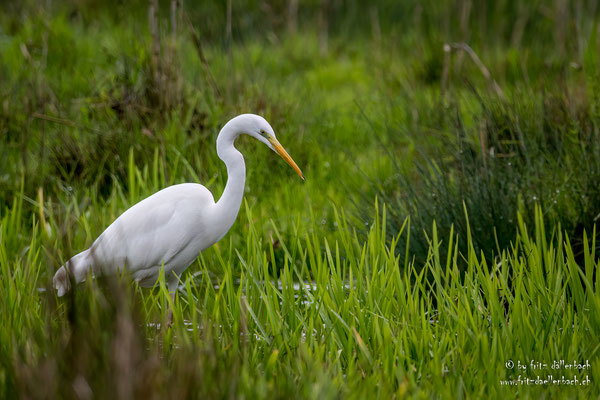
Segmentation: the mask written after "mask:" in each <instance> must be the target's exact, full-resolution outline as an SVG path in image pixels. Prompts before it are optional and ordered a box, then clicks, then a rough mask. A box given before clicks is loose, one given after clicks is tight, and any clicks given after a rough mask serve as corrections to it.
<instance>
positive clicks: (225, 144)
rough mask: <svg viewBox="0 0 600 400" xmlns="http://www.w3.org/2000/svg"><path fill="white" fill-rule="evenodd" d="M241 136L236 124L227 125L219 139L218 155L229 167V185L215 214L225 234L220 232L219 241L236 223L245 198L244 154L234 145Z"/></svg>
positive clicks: (218, 224) (217, 223) (217, 205)
mask: <svg viewBox="0 0 600 400" xmlns="http://www.w3.org/2000/svg"><path fill="white" fill-rule="evenodd" d="M240 134H241V132H240V131H239V130H238V129H236V126H235V124H226V125H225V126H224V127H223V129H221V132H219V136H218V137H217V154H218V155H219V158H220V159H221V160H223V162H224V163H225V165H226V166H227V184H226V185H225V190H224V191H223V194H222V195H221V198H220V199H219V201H218V202H217V204H216V213H215V216H216V218H217V221H215V222H216V225H217V226H220V227H221V228H222V229H223V232H219V239H220V238H221V237H223V236H225V234H226V233H227V231H229V228H231V226H232V225H233V223H234V222H235V219H236V218H237V215H238V212H239V210H240V206H241V205H242V198H243V196H244V184H245V183H246V164H245V163H244V157H243V156H242V153H240V152H239V151H237V149H236V148H235V147H234V145H233V143H234V141H235V139H236V138H237V137H238V136H239V135H240Z"/></svg>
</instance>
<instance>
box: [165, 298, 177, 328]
mask: <svg viewBox="0 0 600 400" xmlns="http://www.w3.org/2000/svg"><path fill="white" fill-rule="evenodd" d="M171 300H173V301H172V303H171V304H173V306H171V304H169V311H167V328H170V327H171V325H173V307H174V306H175V292H171Z"/></svg>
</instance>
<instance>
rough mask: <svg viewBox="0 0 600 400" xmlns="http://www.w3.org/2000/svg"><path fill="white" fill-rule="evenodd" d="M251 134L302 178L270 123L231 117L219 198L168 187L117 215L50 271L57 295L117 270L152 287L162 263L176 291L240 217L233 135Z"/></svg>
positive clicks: (242, 170)
mask: <svg viewBox="0 0 600 400" xmlns="http://www.w3.org/2000/svg"><path fill="white" fill-rule="evenodd" d="M241 134H247V135H250V136H252V137H254V138H256V139H258V140H260V141H261V142H263V143H264V144H266V145H267V146H268V147H269V148H270V149H271V150H273V151H275V152H276V153H278V154H279V155H280V156H281V157H282V158H283V159H284V160H285V161H286V162H287V163H288V164H289V165H290V166H291V167H292V168H293V169H294V170H295V171H296V172H297V173H298V175H300V177H301V178H302V179H303V180H304V175H303V174H302V171H300V168H298V166H297V165H296V163H295V162H294V160H292V158H291V157H290V156H289V154H288V153H287V152H286V151H285V149H284V148H283V147H282V146H281V144H280V143H279V141H278V140H277V138H276V137H275V132H274V131H273V128H271V125H269V123H268V122H267V121H266V120H265V119H264V118H262V117H260V116H258V115H254V114H242V115H239V116H237V117H235V118H233V119H232V120H230V121H229V122H228V123H227V124H225V126H224V127H223V129H221V131H220V132H219V136H218V137H217V154H218V155H219V158H220V159H221V160H223V162H224V163H225V165H226V166H227V175H228V178H227V184H226V185H225V190H224V191H223V194H222V195H221V198H220V199H219V201H217V202H216V203H215V201H214V198H213V195H212V194H211V193H210V191H209V190H208V189H207V188H205V187H204V186H202V185H199V184H195V183H183V184H179V185H173V186H169V187H167V188H165V189H162V190H161V191H159V192H157V193H155V194H153V195H152V196H150V197H148V198H146V199H144V200H142V201H140V202H139V203H137V204H135V205H134V206H133V207H131V208H129V209H128V210H127V211H125V212H124V213H123V214H121V215H120V216H119V217H118V218H117V219H116V220H115V221H114V222H113V223H112V224H111V225H110V226H109V227H108V228H106V230H105V231H104V232H102V234H101V235H100V236H99V237H98V238H97V239H96V240H95V241H94V243H92V245H91V246H90V248H89V249H87V250H85V251H83V252H81V253H79V254H77V255H75V256H73V257H72V258H71V259H70V260H69V261H67V262H66V263H65V265H63V266H62V267H61V268H60V269H59V270H58V271H57V272H56V274H55V275H54V279H53V284H54V287H55V288H56V290H57V294H58V296H59V297H60V296H63V295H64V294H65V293H66V292H67V291H68V290H69V289H70V287H71V280H72V279H73V280H74V282H76V283H79V282H82V281H83V280H85V278H86V277H87V276H88V275H89V273H90V270H91V271H92V273H93V275H94V276H99V275H108V274H117V273H120V272H121V271H122V270H123V268H125V270H127V271H128V272H129V273H130V274H131V275H132V277H133V279H135V280H136V281H137V282H138V283H139V285H140V286H142V287H152V286H153V285H154V284H155V283H156V281H157V279H158V277H159V273H160V270H161V268H162V267H163V266H164V271H165V278H166V282H167V285H168V289H169V292H171V294H172V295H173V294H174V292H175V290H176V289H177V284H178V282H179V276H180V275H181V274H182V273H183V271H185V270H186V268H187V267H189V266H190V264H192V262H194V260H195V259H196V258H197V257H198V256H199V255H200V252H202V251H204V250H205V249H207V248H209V247H210V246H212V245H213V244H215V243H216V242H218V241H219V240H220V239H221V238H222V237H223V236H225V234H226V233H227V232H228V231H229V229H230V228H231V226H232V225H233V223H234V222H235V219H236V217H237V215H238V211H239V209H240V205H241V203H242V197H243V194H244V183H245V181H246V165H245V163H244V157H243V156H242V154H241V153H240V152H239V151H238V150H237V149H236V148H235V147H234V141H235V139H236V138H237V137H238V136H239V135H241Z"/></svg>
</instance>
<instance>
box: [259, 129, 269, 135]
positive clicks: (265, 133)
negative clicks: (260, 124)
mask: <svg viewBox="0 0 600 400" xmlns="http://www.w3.org/2000/svg"><path fill="white" fill-rule="evenodd" d="M260 134H261V136H264V137H269V135H268V134H267V132H266V131H265V130H264V129H261V130H260Z"/></svg>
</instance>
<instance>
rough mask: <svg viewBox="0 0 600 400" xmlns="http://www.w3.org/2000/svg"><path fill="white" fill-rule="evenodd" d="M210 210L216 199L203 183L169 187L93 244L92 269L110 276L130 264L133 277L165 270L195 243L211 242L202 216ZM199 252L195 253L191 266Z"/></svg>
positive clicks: (127, 214)
mask: <svg viewBox="0 0 600 400" xmlns="http://www.w3.org/2000/svg"><path fill="white" fill-rule="evenodd" d="M211 206H214V200H213V198H212V195H211V194H210V192H209V191H208V190H207V189H206V188H204V187H203V186H201V185H176V186H171V187H169V188H167V189H164V190H162V191H160V192H158V193H156V194H154V195H152V196H150V197H148V198H146V199H144V200H142V201H141V202H139V203H137V204H136V205H134V206H133V207H131V208H130V209H128V210H127V211H125V212H124V213H123V214H121V216H119V218H117V219H116V220H115V221H114V222H113V223H112V224H111V225H110V226H109V227H108V228H107V229H106V230H105V231H104V232H103V233H102V234H101V235H100V236H99V237H98V239H96V241H95V242H94V243H93V244H92V246H91V247H90V255H91V256H92V257H93V260H94V270H95V271H96V272H101V273H108V272H115V271H118V270H120V269H121V268H122V267H123V266H126V267H127V269H128V270H130V271H131V272H134V273H135V272H136V271H139V270H144V269H147V268H152V267H156V266H160V265H161V264H163V263H164V264H165V266H166V265H167V264H169V262H170V261H171V260H173V258H174V257H177V256H178V255H179V254H180V253H181V252H183V251H186V250H187V251H188V252H191V251H192V250H194V249H188V247H190V246H189V245H190V243H191V242H193V241H200V242H206V241H207V232H206V222H205V221H204V220H205V219H206V218H205V217H204V215H205V213H206V210H207V209H208V208H209V207H211ZM211 244H212V243H211ZM196 247H198V246H196ZM200 250H203V249H199V248H198V249H195V250H194V253H195V254H194V255H193V257H192V256H191V255H190V256H189V257H192V258H191V260H189V262H192V261H193V259H195V257H197V256H198V253H199V251H200ZM189 257H188V258H189ZM184 261H185V260H184ZM181 262H183V261H181ZM188 265H189V264H188ZM185 267H187V265H185V266H184V267H183V268H185Z"/></svg>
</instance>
